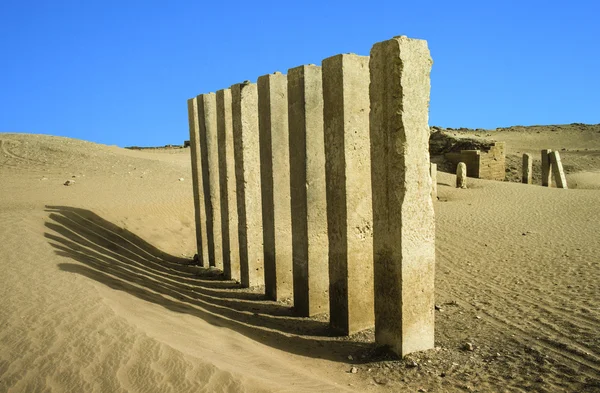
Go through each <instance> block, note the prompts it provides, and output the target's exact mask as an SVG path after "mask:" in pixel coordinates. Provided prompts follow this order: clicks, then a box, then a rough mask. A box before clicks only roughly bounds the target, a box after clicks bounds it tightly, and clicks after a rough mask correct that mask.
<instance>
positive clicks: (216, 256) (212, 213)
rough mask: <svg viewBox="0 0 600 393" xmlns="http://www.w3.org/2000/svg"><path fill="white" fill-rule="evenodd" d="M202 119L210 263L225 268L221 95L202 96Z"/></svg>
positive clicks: (201, 132) (200, 116) (200, 109)
mask: <svg viewBox="0 0 600 393" xmlns="http://www.w3.org/2000/svg"><path fill="white" fill-rule="evenodd" d="M198 113H199V119H200V152H201V154H202V176H203V181H204V198H205V199H204V200H205V203H206V235H207V237H208V259H209V261H210V266H214V267H217V268H220V269H222V268H223V244H222V238H221V191H220V187H219V152H218V147H217V145H218V143H217V96H216V95H215V94H214V93H209V94H201V95H199V96H198Z"/></svg>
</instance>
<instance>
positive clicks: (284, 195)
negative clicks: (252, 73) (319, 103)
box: [258, 72, 293, 300]
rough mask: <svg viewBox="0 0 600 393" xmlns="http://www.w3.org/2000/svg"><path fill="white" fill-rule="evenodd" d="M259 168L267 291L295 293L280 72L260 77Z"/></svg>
mask: <svg viewBox="0 0 600 393" xmlns="http://www.w3.org/2000/svg"><path fill="white" fill-rule="evenodd" d="M258 111H259V119H258V120H259V128H260V165H261V167H260V172H261V179H262V181H261V183H262V214H263V215H262V218H263V239H264V254H265V257H264V258H265V294H266V295H267V297H268V298H269V299H271V300H283V299H286V298H290V297H292V294H293V277H292V264H293V263H292V262H293V259H292V211H291V202H290V149H289V129H288V98H287V77H286V76H285V75H283V74H281V73H280V72H276V73H274V74H270V75H264V76H261V77H260V78H258Z"/></svg>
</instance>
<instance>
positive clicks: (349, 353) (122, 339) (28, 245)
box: [0, 129, 600, 392]
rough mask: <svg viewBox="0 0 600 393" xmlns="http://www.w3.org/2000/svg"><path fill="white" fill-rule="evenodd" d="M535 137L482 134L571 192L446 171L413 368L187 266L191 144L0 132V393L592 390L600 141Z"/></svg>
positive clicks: (598, 314) (598, 380) (577, 135)
mask: <svg viewBox="0 0 600 393" xmlns="http://www.w3.org/2000/svg"><path fill="white" fill-rule="evenodd" d="M537 131H538V130H535V129H534V130H529V129H523V130H521V131H520V132H516V131H514V130H513V131H510V130H509V131H497V132H494V133H490V135H489V136H486V134H484V135H482V137H484V138H494V139H497V140H505V141H507V146H508V154H509V155H513V156H514V157H518V156H519V155H520V154H522V153H523V152H531V153H533V154H534V158H536V159H537V160H538V161H537V162H535V163H534V165H539V158H538V157H537V156H538V155H539V149H541V148H554V149H559V150H560V149H562V148H564V149H566V150H564V151H561V156H562V158H563V164H564V165H565V168H568V169H569V173H568V175H567V180H568V182H569V185H570V186H572V188H573V189H569V190H560V189H556V188H543V187H541V186H538V185H523V184H518V183H510V182H493V181H485V180H474V179H469V188H468V189H466V190H459V189H456V188H454V187H453V186H452V185H453V184H454V179H455V177H454V175H451V174H447V173H443V172H438V183H439V185H438V196H439V201H437V202H436V203H435V209H436V225H437V244H436V249H437V262H436V265H437V266H436V303H437V305H438V306H437V308H438V310H437V311H436V349H435V350H431V351H426V352H423V353H419V354H415V355H411V356H409V357H408V358H406V359H404V360H399V359H396V358H394V357H393V356H391V355H390V354H388V353H386V352H384V351H379V350H376V349H375V348H374V346H373V344H372V340H373V334H372V331H366V332H362V333H359V334H357V335H355V336H353V337H350V338H340V337H333V336H331V335H330V334H329V330H328V329H327V323H326V316H323V317H321V318H314V319H308V318H295V317H293V316H292V313H291V311H290V308H289V304H287V303H285V302H283V303H274V302H269V301H264V300H263V299H262V296H261V295H260V293H259V292H258V291H251V290H240V289H237V284H236V283H234V282H228V281H224V280H221V279H220V276H219V272H217V271H207V270H204V269H201V268H198V267H195V266H191V265H189V262H190V260H191V258H192V256H193V254H194V252H195V251H194V244H195V241H194V214H193V201H192V188H191V169H190V157H189V149H157V150H142V151H132V150H126V149H121V148H117V147H114V146H113V147H111V146H104V145H98V144H93V143H89V142H84V141H79V140H74V139H67V138H58V137H50V136H42V135H29V134H0V255H1V257H0V271H1V274H0V297H1V299H2V301H1V302H0V392H5V391H6V392H46V391H53V392H71V391H72V392H119V391H131V392H140V391H144V392H326V391H332V392H338V391H355V392H363V391H364V392H379V391H382V392H383V391H409V392H410V391H419V389H421V391H427V392H444V391H482V392H487V391H493V392H497V391H511V392H512V391H523V392H525V391H548V392H555V391H565V392H575V391H578V392H579V391H586V392H600V259H599V258H598V255H600V235H599V233H600V215H599V214H598V208H597V206H598V205H599V203H600V134H598V133H595V132H596V131H595V130H593V129H586V130H584V131H574V130H570V129H568V130H567V129H562V130H558V131H550V130H549V129H543V130H542V131H541V132H540V133H537ZM584 149H588V150H584ZM576 150H580V151H576ZM571 158H573V159H571ZM515 162H517V161H515ZM515 165H516V164H515ZM517 169H519V170H520V167H519V168H517ZM180 179H183V180H180ZM67 180H72V181H74V183H73V184H72V185H70V186H64V185H63V184H64V183H65V181H67ZM575 184H576V185H577V186H576V187H575V186H574V185H575ZM467 343H470V344H471V347H472V349H473V350H472V351H470V350H467V349H465V348H466V346H468V344H467ZM352 367H355V368H356V370H355V371H356V373H351V372H350V370H351V368H352Z"/></svg>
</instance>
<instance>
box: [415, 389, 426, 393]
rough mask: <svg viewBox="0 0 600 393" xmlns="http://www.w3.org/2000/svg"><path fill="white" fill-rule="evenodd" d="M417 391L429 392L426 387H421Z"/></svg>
mask: <svg viewBox="0 0 600 393" xmlns="http://www.w3.org/2000/svg"><path fill="white" fill-rule="evenodd" d="M417 392H425V393H427V390H425V388H419V390H417Z"/></svg>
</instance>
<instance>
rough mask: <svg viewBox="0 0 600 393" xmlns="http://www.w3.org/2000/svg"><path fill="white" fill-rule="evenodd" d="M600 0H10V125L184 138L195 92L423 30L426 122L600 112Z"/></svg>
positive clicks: (89, 134)
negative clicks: (427, 64) (427, 69)
mask: <svg viewBox="0 0 600 393" xmlns="http://www.w3.org/2000/svg"><path fill="white" fill-rule="evenodd" d="M599 4H600V2H599V1H593V0H589V1H577V0H571V1H553V0H546V1H527V0H522V1H483V0H479V1H459V0H452V1H450V0H443V1H433V0H429V1H425V0H423V1H419V0H413V1H400V0H396V1H367V0H364V1H353V0H349V1H327V0H320V1H283V2H282V1H271V2H269V1H243V2H242V1H240V2H237V1H198V0H196V1H176V0H174V1H160V2H158V1H152V0H150V1H141V0H140V1H128V0H122V1H112V0H101V1H96V0H88V1H86V0H79V1H66V0H54V1H51V0H47V1H36V0H33V1H22V0H18V1H16V0H2V1H0V132H29V133H43V134H52V135H60V136H69V137H74V138H80V139H85V140H91V141H94V142H100V143H105V144H116V145H119V146H128V145H142V146H151V145H164V144H167V143H172V144H180V143H182V141H183V140H184V139H189V138H188V125H187V108H186V100H187V99H188V98H190V97H193V96H195V95H198V94H200V93H206V92H210V91H216V90H218V89H221V88H226V87H229V86H230V85H232V84H234V83H238V82H242V81H244V80H251V81H256V79H257V77H258V76H260V75H264V74H267V73H271V72H274V71H282V72H284V73H285V72H286V71H287V69H289V68H291V67H295V66H298V65H302V64H308V63H314V64H320V63H321V60H322V59H324V58H326V57H329V56H332V55H335V54H338V53H347V52H353V53H358V54H362V55H368V54H369V51H370V48H371V46H372V45H373V44H374V43H375V42H379V41H383V40H386V39H389V38H391V37H393V36H396V35H407V36H409V37H413V38H422V39H426V40H427V41H428V42H429V48H430V50H431V54H432V57H433V60H434V65H433V70H432V91H431V106H430V124H431V125H441V126H446V127H470V128H478V127H479V128H495V127H501V126H510V125H517V124H521V125H531V124H561V123H573V122H581V123H600V20H599V19H598V18H599V15H600V5H599Z"/></svg>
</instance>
